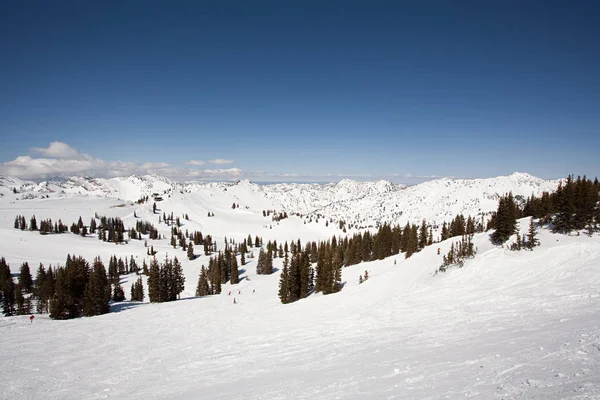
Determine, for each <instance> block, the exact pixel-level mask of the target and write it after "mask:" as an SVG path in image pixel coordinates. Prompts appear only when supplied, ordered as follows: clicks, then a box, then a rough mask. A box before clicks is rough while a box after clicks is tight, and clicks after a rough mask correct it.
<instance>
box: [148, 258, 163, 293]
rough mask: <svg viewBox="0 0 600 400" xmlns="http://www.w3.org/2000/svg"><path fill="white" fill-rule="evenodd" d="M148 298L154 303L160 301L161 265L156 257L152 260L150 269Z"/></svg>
mask: <svg viewBox="0 0 600 400" xmlns="http://www.w3.org/2000/svg"><path fill="white" fill-rule="evenodd" d="M148 298H149V299H150V302H152V303H156V302H159V301H160V265H159V264H158V261H157V260H156V257H153V258H152V261H150V268H149V270H148Z"/></svg>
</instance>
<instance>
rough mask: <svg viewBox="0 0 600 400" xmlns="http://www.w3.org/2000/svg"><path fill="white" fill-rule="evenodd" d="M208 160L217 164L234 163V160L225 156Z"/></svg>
mask: <svg viewBox="0 0 600 400" xmlns="http://www.w3.org/2000/svg"><path fill="white" fill-rule="evenodd" d="M207 162H208V163H209V164H217V165H223V164H233V160H225V159H223V158H217V159H215V160H208V161H207Z"/></svg>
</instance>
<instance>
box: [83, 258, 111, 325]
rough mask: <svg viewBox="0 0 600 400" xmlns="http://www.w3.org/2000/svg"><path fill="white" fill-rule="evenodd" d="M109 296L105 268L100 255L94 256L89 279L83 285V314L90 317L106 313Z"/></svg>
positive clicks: (108, 308) (108, 284)
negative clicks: (84, 285)
mask: <svg viewBox="0 0 600 400" xmlns="http://www.w3.org/2000/svg"><path fill="white" fill-rule="evenodd" d="M110 297H111V293H110V283H109V282H108V277H107V276H106V269H105V268H104V264H103V263H102V261H101V260H100V257H96V259H95V260H94V265H93V266H92V272H91V274H90V279H89V280H88V282H87V284H86V287H85V297H84V302H83V315H85V316H87V317H90V316H93V315H101V314H106V313H108V312H109V310H110V307H109V305H108V303H109V301H110Z"/></svg>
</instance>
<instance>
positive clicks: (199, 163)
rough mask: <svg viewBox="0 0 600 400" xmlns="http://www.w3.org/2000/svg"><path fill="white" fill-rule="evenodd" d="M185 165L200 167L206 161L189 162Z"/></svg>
mask: <svg viewBox="0 0 600 400" xmlns="http://www.w3.org/2000/svg"><path fill="white" fill-rule="evenodd" d="M186 164H187V165H195V166H197V167H200V166H202V165H204V164H206V161H202V160H190V161H188V162H186Z"/></svg>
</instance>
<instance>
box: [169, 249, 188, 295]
mask: <svg viewBox="0 0 600 400" xmlns="http://www.w3.org/2000/svg"><path fill="white" fill-rule="evenodd" d="M173 280H174V282H173V288H174V291H173V293H172V295H171V297H170V300H175V299H178V298H179V295H180V294H181V292H183V291H184V290H185V275H184V274H183V268H182V266H181V263H180V262H179V260H178V259H177V257H175V258H174V259H173Z"/></svg>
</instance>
